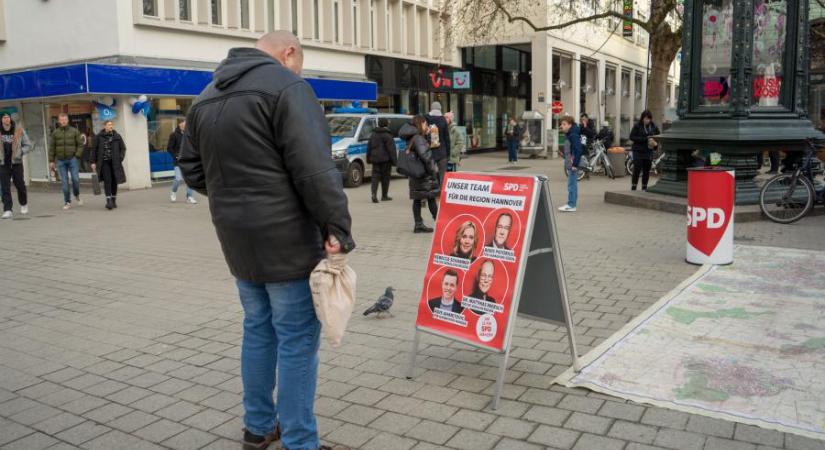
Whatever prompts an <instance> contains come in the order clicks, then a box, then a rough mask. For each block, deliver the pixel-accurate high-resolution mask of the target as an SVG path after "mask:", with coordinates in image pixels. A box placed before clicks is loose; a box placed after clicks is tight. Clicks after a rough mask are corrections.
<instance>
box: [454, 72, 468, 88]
mask: <svg viewBox="0 0 825 450" xmlns="http://www.w3.org/2000/svg"><path fill="white" fill-rule="evenodd" d="M471 87H472V86H471V84H470V72H453V88H454V89H470V88H471Z"/></svg>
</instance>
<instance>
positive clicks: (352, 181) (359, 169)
mask: <svg viewBox="0 0 825 450" xmlns="http://www.w3.org/2000/svg"><path fill="white" fill-rule="evenodd" d="M363 182H364V166H363V164H361V162H360V161H355V162H353V163H352V164H350V165H349V169H347V181H346V183H344V184H345V185H346V186H347V187H358V186H361V183H363Z"/></svg>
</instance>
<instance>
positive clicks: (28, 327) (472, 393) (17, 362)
mask: <svg viewBox="0 0 825 450" xmlns="http://www.w3.org/2000/svg"><path fill="white" fill-rule="evenodd" d="M503 165H504V159H503V155H502V154H495V155H491V154H488V155H479V156H474V157H472V158H470V159H468V160H467V161H466V163H465V165H464V167H463V169H466V170H487V169H493V168H497V167H501V166H503ZM522 165H524V166H529V168H526V169H524V170H520V171H517V173H527V172H536V173H545V174H548V175H549V176H550V177H551V191H552V194H553V196H554V199H555V200H556V202H557V203H559V204H560V202H561V201H563V199H564V198H565V196H566V194H565V181H564V178H563V176H561V163H560V161H559V160H548V161H543V160H541V161H539V160H527V161H523V162H522ZM628 183H629V180H628V179H627V178H623V179H617V180H614V181H610V180H606V179H602V178H599V177H594V178H592V179H590V180H588V181H585V182H582V183H581V184H580V205H579V211H578V212H577V213H575V214H569V215H562V216H558V224H559V232H560V237H561V243H562V248H563V251H564V260H565V264H566V270H567V275H568V277H569V279H568V286H569V289H570V293H571V296H572V309H573V318H574V322H575V328H576V333H577V338H578V342H579V343H580V345H581V348H580V352H582V353H584V352H586V351H588V350H589V349H591V348H593V346H595V345H597V344H598V343H600V342H601V341H602V340H603V339H605V338H606V337H608V336H610V335H611V334H612V333H613V332H615V331H616V330H618V329H619V328H620V327H621V326H622V325H624V324H625V323H626V322H628V321H629V320H631V319H632V318H633V317H635V316H636V315H638V314H639V313H640V312H641V311H643V310H644V309H645V308H646V307H648V306H649V305H650V304H652V303H653V302H654V301H656V300H657V299H658V298H659V297H660V296H661V295H663V294H664V293H665V292H667V291H668V290H670V289H672V288H673V287H675V286H676V285H677V284H678V283H679V282H681V281H682V280H683V279H685V278H686V277H688V276H689V275H690V274H691V273H693V271H694V270H695V267H693V266H690V265H688V264H686V263H685V262H684V253H685V248H684V245H685V244H684V226H685V225H684V223H685V221H684V217H682V216H681V215H672V214H666V213H658V212H653V211H644V210H636V209H631V208H626V207H621V206H615V205H607V204H605V203H603V201H602V198H603V193H604V191H605V190H607V189H622V188H626V186H627V184H628ZM166 189H167V187H164V186H161V187H157V188H155V189H151V190H146V191H138V192H125V193H123V194H122V195H121V198H120V202H119V203H120V205H119V206H120V208H118V210H116V211H112V212H109V211H106V210H105V209H103V201H102V200H101V199H100V198H99V197H98V198H93V197H91V196H87V198H86V201H87V205H86V206H84V207H79V208H76V209H73V210H72V211H69V212H63V211H61V210H60V198H59V197H60V194H58V193H33V194H32V195H31V200H30V203H31V214H30V218H28V219H22V218H18V219H17V220H13V221H2V223H0V267H2V269H0V448H3V449H27V450H29V449H41V448H51V449H73V448H83V449H112V448H123V449H159V448H172V449H198V448H204V449H224V448H231V449H235V448H238V447H239V445H238V444H237V441H236V440H237V439H238V437H239V434H240V429H241V427H242V422H241V416H242V414H243V410H242V406H241V382H240V379H239V372H240V362H239V353H240V347H239V345H240V340H241V319H242V312H241V308H240V306H239V304H238V301H237V295H236V292H235V289H234V285H233V280H232V278H231V277H230V275H229V273H228V271H227V269H226V266H225V264H224V261H223V259H222V257H221V254H220V248H219V245H218V243H217V240H216V239H215V235H214V231H213V229H212V226H211V224H210V221H209V216H208V208H207V205H206V202H205V201H203V202H201V204H199V205H196V206H190V205H184V204H183V203H182V202H179V203H177V204H171V203H169V200H168V197H167V190H166ZM347 192H348V194H349V196H350V200H351V209H352V213H353V217H354V234H355V238H356V241H357V242H358V249H357V251H356V252H355V253H354V254H353V255H352V258H351V263H352V265H353V267H354V268H355V269H356V270H357V272H358V275H359V280H358V305H357V308H356V312H355V314H354V315H353V318H352V320H351V322H350V326H349V333H348V334H347V335H346V338H345V343H344V345H343V346H341V347H340V348H338V349H335V350H333V349H331V348H329V347H327V346H326V345H324V346H323V347H322V352H321V353H322V354H321V361H322V362H321V368H320V378H319V380H318V398H317V412H318V416H319V426H320V432H321V434H322V437H323V439H324V440H325V441H326V442H329V443H337V444H343V445H347V446H350V447H352V448H364V449H402V450H404V449H417V450H424V449H435V448H457V449H465V448H466V449H474V450H475V449H479V450H482V449H492V448H498V449H539V448H557V449H598V450H607V449H626V450H642V449H647V450H650V449H660V448H670V449H707V450H711V449H714V450H715V449H726V450H727V449H730V450H738V449H743V450H757V449H764V450H767V449H782V448H784V449H791V450H806V449H820V450H822V449H825V442H821V441H813V440H810V439H805V438H800V437H797V436H793V435H789V434H783V433H779V432H774V431H767V430H762V429H758V428H755V427H750V426H743V425H738V424H734V423H731V422H725V421H720V420H714V419H708V418H705V417H701V416H694V415H689V414H685V413H681V412H674V411H669V410H666V409H661V408H654V407H648V406H644V405H637V404H632V403H627V402H624V401H622V400H620V399H617V398H613V397H610V396H605V395H601V394H596V393H593V392H589V391H587V390H584V389H568V388H564V387H560V386H556V385H552V384H551V382H552V380H553V378H554V377H555V376H556V375H558V374H559V373H561V372H562V371H563V370H565V369H566V368H567V366H568V364H569V357H568V354H567V340H566V339H567V338H566V336H565V333H564V329H563V328H560V327H557V326H550V325H547V324H542V323H538V322H533V321H528V320H521V319H520V320H518V321H517V325H516V328H515V329H514V336H515V337H514V340H513V343H514V348H513V352H512V358H511V362H510V370H509V371H508V372H507V378H506V385H505V389H504V394H503V400H502V402H501V405H500V407H499V409H498V410H496V411H491V410H489V409H488V403H489V400H490V395H491V392H492V385H493V381H494V379H495V376H496V364H497V363H498V361H499V356H498V355H493V354H490V353H487V352H484V351H480V350H477V349H474V348H471V347H468V346H466V345H462V344H458V343H455V342H451V341H448V340H445V339H441V338H436V337H430V336H425V337H424V338H423V340H422V347H421V356H420V357H419V364H418V369H417V371H416V374H415V375H416V376H415V378H414V380H406V379H405V378H403V376H402V373H403V368H404V365H405V364H406V362H407V356H408V355H407V351H408V350H409V348H410V344H411V339H412V334H413V323H414V318H415V311H416V301H417V295H418V292H419V287H420V284H421V281H422V277H423V270H424V266H425V264H424V262H425V258H426V254H427V251H428V246H429V243H430V237H429V236H426V235H416V234H413V233H411V228H412V219H411V217H410V216H411V213H410V211H409V210H410V201H409V200H407V199H406V197H407V196H406V181H405V180H394V181H393V183H392V188H391V194H392V195H394V196H395V201H393V202H389V203H381V204H379V205H373V204H372V203H370V199H369V193H368V188H367V187H361V188H359V189H351V190H348V191H347ZM823 230H825V216H819V217H813V218H807V219H804V220H803V221H801V222H800V223H797V224H795V225H792V226H780V225H776V224H771V223H765V222H759V223H747V224H742V225H737V226H736V233H735V235H736V238H737V241H738V242H740V243H747V244H755V245H773V246H781V247H785V246H788V247H797V248H817V249H823V250H825V238H823V234H822V233H823ZM387 285H392V286H394V287H396V288H397V290H398V292H397V300H396V302H395V306H394V313H395V315H394V317H391V318H386V319H376V318H374V317H369V318H365V317H363V316H362V315H361V314H360V312H361V311H362V310H363V309H364V308H366V306H367V305H368V304H370V303H371V302H372V301H373V300H374V299H375V298H377V296H378V295H379V294H380V293H381V292H382V291H383V288H384V287H386V286H387Z"/></svg>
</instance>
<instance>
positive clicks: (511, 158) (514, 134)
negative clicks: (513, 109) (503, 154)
mask: <svg viewBox="0 0 825 450" xmlns="http://www.w3.org/2000/svg"><path fill="white" fill-rule="evenodd" d="M522 131H523V130H522V128H521V126H519V124H518V122H516V119H515V118H513V117H511V118H510V120H509V121H508V122H507V128H505V130H504V138H505V140H506V141H507V162H509V163H510V164H516V163H517V162H518V145H519V140H520V139H521V134H522Z"/></svg>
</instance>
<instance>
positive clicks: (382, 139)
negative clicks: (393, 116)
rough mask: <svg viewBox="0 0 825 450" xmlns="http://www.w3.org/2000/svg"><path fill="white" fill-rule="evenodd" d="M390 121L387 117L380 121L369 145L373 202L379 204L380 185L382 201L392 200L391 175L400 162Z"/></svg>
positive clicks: (368, 155) (368, 153) (368, 156)
mask: <svg viewBox="0 0 825 450" xmlns="http://www.w3.org/2000/svg"><path fill="white" fill-rule="evenodd" d="M389 127H390V121H389V120H388V119H387V118H386V117H382V118H380V119H378V127H377V128H375V129H374V130H373V131H372V136H370V140H369V142H368V143H367V164H372V184H371V188H372V202H373V203H378V183H379V182H380V183H381V201H382V202H388V201H390V200H392V197H390V196H389V192H390V173H391V172H392V167H393V166H394V165H396V163H397V161H398V150H396V148H395V139H394V138H393V136H392V132H391V131H390V128H389Z"/></svg>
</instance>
